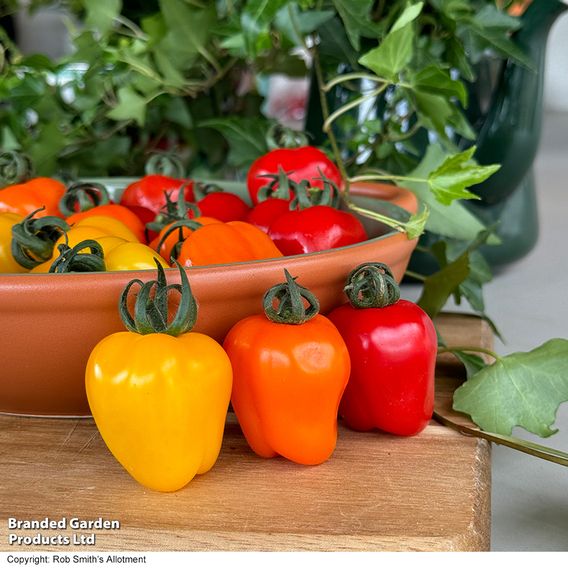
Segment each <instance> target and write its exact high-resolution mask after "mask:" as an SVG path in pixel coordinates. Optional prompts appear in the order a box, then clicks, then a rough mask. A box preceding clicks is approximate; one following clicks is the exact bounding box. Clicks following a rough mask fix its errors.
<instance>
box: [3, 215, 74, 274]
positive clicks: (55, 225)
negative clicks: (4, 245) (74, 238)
mask: <svg viewBox="0 0 568 568" xmlns="http://www.w3.org/2000/svg"><path fill="white" fill-rule="evenodd" d="M42 210H43V208H40V209H38V210H36V211H33V212H32V213H30V214H29V215H27V216H26V217H25V218H24V219H23V221H22V222H21V223H18V224H17V225H14V226H13V227H12V256H13V257H14V260H15V261H16V262H17V263H18V264H20V265H21V266H23V267H24V268H30V269H31V268H34V267H35V266H38V265H39V264H41V263H42V262H46V261H47V260H49V259H50V258H51V257H52V255H53V249H54V247H55V242H56V241H57V240H58V239H59V238H60V237H61V236H62V235H64V234H65V233H66V232H67V231H68V230H69V229H70V227H69V224H68V223H67V222H66V221H64V220H63V219H61V218H59V217H52V216H47V217H39V218H36V217H35V216H36V214H37V213H38V212H40V211H42Z"/></svg>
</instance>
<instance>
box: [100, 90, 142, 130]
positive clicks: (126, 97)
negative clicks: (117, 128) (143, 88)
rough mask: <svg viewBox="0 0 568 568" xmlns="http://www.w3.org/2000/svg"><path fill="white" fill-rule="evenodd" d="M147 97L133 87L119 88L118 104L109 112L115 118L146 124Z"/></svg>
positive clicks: (109, 115) (108, 114)
mask: <svg viewBox="0 0 568 568" xmlns="http://www.w3.org/2000/svg"><path fill="white" fill-rule="evenodd" d="M146 104H147V102H146V99H145V98H144V97H142V96H140V95H139V94H138V93H137V92H136V91H134V89H132V88H131V87H128V86H127V87H121V88H120V89H118V104H117V105H116V106H115V107H114V108H113V109H112V110H110V111H109V112H108V113H107V116H108V117H109V118H112V119H113V120H135V121H136V122H137V124H139V125H140V126H144V120H145V118H146Z"/></svg>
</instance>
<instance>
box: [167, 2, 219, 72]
mask: <svg viewBox="0 0 568 568" xmlns="http://www.w3.org/2000/svg"><path fill="white" fill-rule="evenodd" d="M160 9H161V12H162V15H163V17H164V22H165V24H166V28H167V30H168V31H167V33H166V35H165V36H164V38H163V39H162V41H161V42H160V44H159V49H163V50H164V53H165V55H166V56H167V57H169V58H170V61H171V62H172V65H174V66H175V67H176V68H177V69H178V70H185V69H188V68H189V67H191V65H192V64H193V63H194V62H195V58H196V57H197V56H198V55H201V56H202V57H204V58H205V59H206V60H207V61H208V62H209V63H211V64H212V65H213V66H215V65H216V64H217V62H216V61H215V58H214V57H213V56H212V55H211V54H210V53H209V51H208V50H207V47H206V46H207V41H208V39H209V34H210V30H211V29H212V28H213V26H214V24H215V6H214V5H213V4H211V5H209V6H206V7H205V8H203V9H199V8H195V7H193V6H190V5H189V4H188V3H187V2H184V1H183V0H160Z"/></svg>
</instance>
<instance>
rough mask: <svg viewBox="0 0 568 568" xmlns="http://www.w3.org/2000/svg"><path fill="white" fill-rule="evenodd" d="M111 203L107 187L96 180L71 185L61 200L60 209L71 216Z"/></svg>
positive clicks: (67, 215)
mask: <svg viewBox="0 0 568 568" xmlns="http://www.w3.org/2000/svg"><path fill="white" fill-rule="evenodd" d="M109 203H110V197H109V194H108V191H107V189H106V187H105V186H104V185H102V184H100V183H95V182H79V183H74V184H72V185H70V186H69V187H68V188H67V190H66V191H65V193H64V194H63V197H61V199H60V201H59V210H60V211H61V213H63V215H65V216H66V217H69V216H71V215H73V214H74V213H81V212H83V211H87V210H89V209H93V208H94V207H97V206H99V205H107V204H109Z"/></svg>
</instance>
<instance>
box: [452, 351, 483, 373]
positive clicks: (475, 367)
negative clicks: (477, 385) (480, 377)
mask: <svg viewBox="0 0 568 568" xmlns="http://www.w3.org/2000/svg"><path fill="white" fill-rule="evenodd" d="M452 353H453V354H454V355H455V356H456V357H457V358H458V359H459V360H460V361H461V362H462V364H463V366H464V367H465V373H466V377H467V378H468V379H471V378H472V377H474V376H475V375H476V374H477V373H479V371H481V369H484V368H485V367H487V363H486V362H485V361H484V360H483V359H482V358H481V357H480V356H479V355H475V354H474V353H467V352H465V351H458V350H455V351H452Z"/></svg>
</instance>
